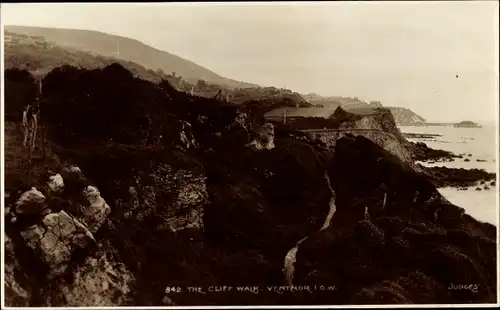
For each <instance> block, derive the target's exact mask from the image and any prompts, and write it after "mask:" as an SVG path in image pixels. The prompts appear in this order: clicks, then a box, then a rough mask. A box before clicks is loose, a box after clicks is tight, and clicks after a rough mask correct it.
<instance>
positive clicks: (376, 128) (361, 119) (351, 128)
mask: <svg viewBox="0 0 500 310" xmlns="http://www.w3.org/2000/svg"><path fill="white" fill-rule="evenodd" d="M373 111H374V112H373V113H370V114H365V115H360V114H353V113H349V112H347V111H345V110H343V109H342V108H340V107H339V108H337V110H335V113H333V114H332V116H330V119H332V122H337V123H338V125H337V126H336V127H335V128H332V129H334V131H324V132H317V133H312V134H315V136H316V138H318V139H320V140H321V141H323V142H324V143H325V144H326V145H327V146H328V147H330V148H332V149H333V148H335V144H336V142H337V141H338V140H339V139H340V138H342V137H345V136H346V135H355V136H358V135H360V136H363V137H366V138H368V139H370V140H371V141H373V142H375V143H376V144H378V145H380V146H381V147H383V148H384V149H386V150H388V151H389V152H391V153H392V154H394V155H396V156H398V158H399V159H400V160H401V161H403V162H406V163H411V162H412V161H413V155H412V153H411V149H410V148H409V142H407V141H406V139H404V137H403V135H402V134H401V131H400V130H399V129H398V128H397V126H396V123H395V121H394V117H393V116H392V114H391V112H390V111H389V110H387V109H382V108H377V109H374V110H373Z"/></svg>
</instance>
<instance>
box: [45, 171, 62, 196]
mask: <svg viewBox="0 0 500 310" xmlns="http://www.w3.org/2000/svg"><path fill="white" fill-rule="evenodd" d="M48 185H49V189H50V191H51V192H62V191H63V190H64V180H63V178H62V176H61V175H60V174H59V173H58V174H56V175H53V176H51V177H50V178H49V184H48Z"/></svg>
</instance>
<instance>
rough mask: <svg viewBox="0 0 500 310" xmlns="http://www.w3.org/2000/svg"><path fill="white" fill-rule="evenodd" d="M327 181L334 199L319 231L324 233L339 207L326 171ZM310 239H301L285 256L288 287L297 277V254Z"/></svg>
mask: <svg viewBox="0 0 500 310" xmlns="http://www.w3.org/2000/svg"><path fill="white" fill-rule="evenodd" d="M325 180H326V184H327V185H328V188H329V189H330V192H331V193H332V197H331V198H330V203H329V206H330V209H329V211H328V214H327V216H326V218H325V222H324V223H323V226H322V227H321V228H320V229H319V231H323V230H325V229H327V228H328V227H330V222H331V220H332V217H333V215H334V214H335V211H336V210H337V206H336V205H335V197H336V196H335V191H334V190H333V188H332V186H331V184H330V177H329V176H328V173H327V172H326V171H325ZM307 238H309V237H304V238H302V239H300V240H299V241H298V242H297V243H296V245H295V246H294V247H293V248H291V249H290V251H288V253H287V254H286V256H285V263H284V269H283V271H284V273H285V279H286V282H287V285H293V277H294V275H295V262H296V260H297V252H298V250H299V246H300V244H301V243H302V242H304V241H305V240H307Z"/></svg>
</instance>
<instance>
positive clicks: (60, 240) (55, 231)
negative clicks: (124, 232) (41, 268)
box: [21, 211, 95, 275]
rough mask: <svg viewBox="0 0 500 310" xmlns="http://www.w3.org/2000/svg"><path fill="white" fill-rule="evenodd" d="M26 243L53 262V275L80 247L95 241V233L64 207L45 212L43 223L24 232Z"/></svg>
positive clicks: (51, 263)
mask: <svg viewBox="0 0 500 310" xmlns="http://www.w3.org/2000/svg"><path fill="white" fill-rule="evenodd" d="M21 236H22V237H23V239H24V241H25V242H26V245H27V246H28V247H30V248H31V249H33V250H34V251H35V252H36V253H37V256H38V258H39V259H40V260H41V261H42V262H43V263H45V264H46V265H48V266H49V268H50V271H51V275H56V274H59V273H61V272H63V271H64V270H65V269H66V267H67V265H66V264H67V263H68V262H69V261H70V259H71V254H72V253H73V252H74V251H75V250H77V249H83V248H86V247H88V246H89V245H90V244H92V243H93V242H95V239H94V236H93V235H92V233H91V232H90V231H89V230H88V229H87V228H86V227H85V226H84V225H83V224H82V223H80V222H79V221H78V220H76V219H75V218H73V217H71V216H70V215H69V214H67V213H66V212H64V211H60V212H59V213H51V214H48V215H47V216H45V217H44V218H43V220H42V223H40V224H37V225H33V226H31V227H29V228H28V229H26V230H24V231H22V232H21Z"/></svg>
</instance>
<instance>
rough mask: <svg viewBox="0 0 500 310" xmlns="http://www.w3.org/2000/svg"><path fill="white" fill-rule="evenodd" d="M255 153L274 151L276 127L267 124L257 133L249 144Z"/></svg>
mask: <svg viewBox="0 0 500 310" xmlns="http://www.w3.org/2000/svg"><path fill="white" fill-rule="evenodd" d="M248 147H249V148H251V149H252V150H255V151H261V150H272V149H273V148H274V125H273V124H271V123H266V124H264V125H262V126H261V127H260V128H259V129H258V130H256V132H255V137H254V139H253V140H252V142H250V143H249V144H248Z"/></svg>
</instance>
